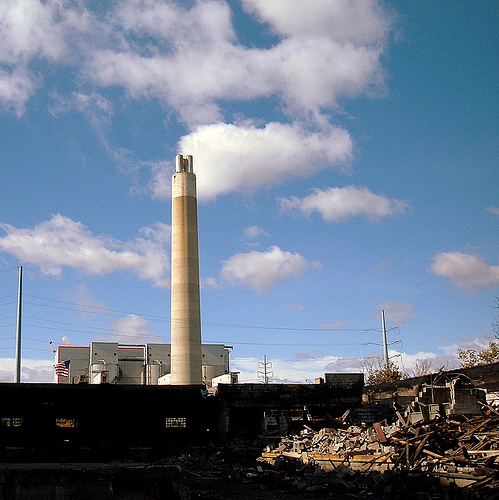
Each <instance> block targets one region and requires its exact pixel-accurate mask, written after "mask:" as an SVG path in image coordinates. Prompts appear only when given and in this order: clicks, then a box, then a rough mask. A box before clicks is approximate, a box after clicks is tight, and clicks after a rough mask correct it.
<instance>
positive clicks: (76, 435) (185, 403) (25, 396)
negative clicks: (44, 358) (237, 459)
mask: <svg viewBox="0 0 499 500" xmlns="http://www.w3.org/2000/svg"><path fill="white" fill-rule="evenodd" d="M206 405H207V402H206V400H205V398H203V397H202V394H201V390H200V389H199V388H184V387H175V386H124V385H108V384H101V385H57V384H0V453H3V454H4V456H7V458H8V455H13V454H16V453H17V454H25V455H30V456H27V457H26V459H31V460H36V459H40V460H46V459H47V458H48V457H50V456H51V455H54V456H61V454H62V455H64V454H67V455H68V456H71V455H77V454H85V453H86V454H90V455H92V454H93V455H97V456H100V457H101V458H113V457H118V456H120V457H121V456H123V454H124V453H125V454H126V453H128V452H129V451H130V450H131V449H140V448H142V449H144V448H151V449H153V448H154V449H157V450H167V449H171V448H174V447H175V446H180V445H182V444H183V443H185V442H186V441H188V440H199V441H202V440H203V439H206V438H208V435H209V434H210V432H211V431H212V430H213V429H210V426H211V425H212V421H210V420H209V419H207V418H206ZM16 450H17V451H16ZM19 458H22V457H19Z"/></svg>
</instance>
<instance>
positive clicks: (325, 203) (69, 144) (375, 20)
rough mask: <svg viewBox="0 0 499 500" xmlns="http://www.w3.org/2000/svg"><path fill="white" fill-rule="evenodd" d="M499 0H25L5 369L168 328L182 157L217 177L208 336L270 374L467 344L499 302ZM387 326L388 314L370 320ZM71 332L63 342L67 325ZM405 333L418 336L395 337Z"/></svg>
mask: <svg viewBox="0 0 499 500" xmlns="http://www.w3.org/2000/svg"><path fill="white" fill-rule="evenodd" d="M498 21H499V6H498V4H497V2H496V1H494V0H489V1H485V0H484V1H481V2H473V1H471V0H469V1H464V0H463V1H460V2H454V1H442V2H426V1H422V0H411V1H404V0H403V1H391V2H390V1H386V2H385V1H383V2H380V1H379V2H378V1H374V0H357V1H346V0H337V1H334V2H332V1H331V0H310V1H307V2H298V1H293V0H288V1H284V0H240V1H236V0H230V1H219V0H211V1H178V2H173V1H165V0H161V1H159V0H149V1H145V0H116V1H112V2H111V1H103V2H98V4H96V2H92V1H89V0H81V1H70V0H64V1H62V2H61V1H57V2H56V1H53V0H46V1H41V0H5V1H3V2H2V3H1V5H0V150H1V152H2V154H1V157H0V162H1V172H2V181H3V182H2V183H1V184H0V208H1V210H0V286H1V293H0V358H1V359H0V380H1V381H9V380H13V369H14V365H13V358H14V350H15V315H16V293H17V267H18V266H19V265H22V266H23V271H24V285H23V299H24V301H23V351H22V355H23V371H22V380H24V381H51V380H52V379H53V374H52V368H51V366H52V362H53V357H52V353H51V350H52V349H53V348H54V346H57V345H59V344H64V343H70V344H73V345H88V344H89V343H90V342H91V341H93V340H108V341H119V342H126V343H143V342H154V341H161V342H169V341H170V328H169V305H170V292H169V277H170V274H169V273H170V263H169V259H170V217H171V208H170V203H171V191H170V184H171V174H172V172H173V168H174V167H173V162H174V157H175V155H176V154H178V153H181V154H186V155H187V154H191V155H193V157H194V170H195V173H196V175H197V180H198V200H199V207H198V210H199V230H200V266H201V280H202V295H201V297H202V298H201V301H202V322H203V325H202V336H203V341H204V342H224V343H226V344H227V345H232V346H234V350H233V352H232V368H233V369H234V370H238V371H240V372H241V379H242V380H244V381H257V380H258V377H257V370H258V361H261V360H263V356H264V355H266V356H267V359H268V360H269V361H271V362H272V365H273V366H272V370H273V373H274V378H273V380H274V381H293V382H303V381H311V380H313V379H314V378H315V377H318V376H321V375H323V373H324V372H327V371H345V370H347V371H357V370H359V369H361V365H362V360H363V359H365V358H367V357H369V356H373V355H379V354H380V353H381V348H380V347H379V346H376V345H364V344H368V343H371V344H373V343H374V344H375V343H379V342H380V341H381V334H380V333H379V332H378V331H376V330H379V329H380V328H381V319H380V311H381V309H383V310H385V312H386V321H387V328H394V327H398V329H395V330H391V331H390V332H389V341H390V342H394V341H396V340H400V341H401V343H397V344H393V345H391V346H390V347H391V350H390V354H391V355H393V356H396V357H394V358H393V359H394V361H396V362H398V363H401V364H402V366H403V368H404V369H406V370H407V371H409V372H411V370H412V367H413V363H414V362H415V361H416V360H417V359H425V358H430V359H432V361H433V367H434V368H435V369H437V370H438V369H439V368H440V367H441V366H446V367H449V368H451V367H453V366H456V363H457V362H456V357H455V355H456V351H457V348H458V347H463V348H465V347H473V346H483V345H486V344H487V342H488V341H489V340H491V339H492V337H491V324H492V323H493V321H494V320H495V318H497V313H498V311H497V309H494V305H495V297H496V296H497V295H499V292H498V286H499V262H498V245H497V243H498V223H499V197H498V192H499V190H498V185H499V183H498V168H497V167H498V166H497V162H498V158H499V154H498V153H499V151H498V142H499V141H498V128H499V127H498V107H499V106H498V88H497V86H498V83H497V82H498V81H499V78H498V77H499V75H498V66H499V65H498V62H499V57H498V55H499V54H498V50H499V49H498V47H499V30H498V29H497V26H498ZM367 329H370V331H369V332H366V331H365V330H367ZM49 341H52V342H53V343H52V344H49ZM398 354H401V356H397V355H398Z"/></svg>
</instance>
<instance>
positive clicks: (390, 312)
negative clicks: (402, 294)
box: [380, 300, 418, 326]
mask: <svg viewBox="0 0 499 500" xmlns="http://www.w3.org/2000/svg"><path fill="white" fill-rule="evenodd" d="M380 309H383V310H384V311H385V319H386V321H389V322H390V323H391V324H393V325H397V326H399V325H406V324H407V323H412V322H413V321H415V320H417V319H418V317H417V316H416V314H415V312H414V306H413V305H412V304H409V303H407V302H390V301H388V300H385V301H384V302H381V303H380Z"/></svg>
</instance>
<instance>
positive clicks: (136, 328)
mask: <svg viewBox="0 0 499 500" xmlns="http://www.w3.org/2000/svg"><path fill="white" fill-rule="evenodd" d="M111 331H112V332H113V337H112V340H113V342H121V343H125V344H144V343H146V342H153V343H159V342H161V340H160V339H159V338H158V337H157V336H156V335H155V334H154V327H153V326H152V325H151V324H150V323H149V322H148V321H147V320H146V319H145V318H143V317H141V316H137V315H136V314H129V315H128V316H125V317H124V318H120V319H118V320H117V321H115V323H114V324H113V325H112V326H111Z"/></svg>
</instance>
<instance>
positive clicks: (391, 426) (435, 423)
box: [259, 403, 499, 499]
mask: <svg viewBox="0 0 499 500" xmlns="http://www.w3.org/2000/svg"><path fill="white" fill-rule="evenodd" d="M482 406H483V414H481V415H478V416H463V415H450V416H447V415H446V414H445V412H442V415H439V416H437V417H435V418H433V419H432V420H429V421H428V420H420V421H418V422H416V423H412V422H411V414H410V413H408V414H407V415H402V414H401V413H400V412H397V413H396V415H397V419H396V421H394V422H387V421H384V422H379V423H375V424H374V425H373V426H369V427H366V426H361V425H356V424H354V423H352V421H351V419H350V418H349V415H348V412H347V414H345V415H344V416H343V417H342V418H340V419H334V418H330V417H328V418H327V419H326V420H327V422H325V423H326V425H327V426H324V427H321V428H319V429H317V428H316V429H314V428H312V427H311V426H308V425H306V426H304V428H303V430H302V431H301V432H300V433H299V434H296V435H293V436H289V437H283V438H282V439H281V440H280V441H279V442H278V443H277V444H276V445H275V446H267V447H266V448H265V450H264V451H263V453H262V455H261V457H260V458H259V461H260V463H266V464H268V465H269V466H271V467H272V468H274V469H275V470H277V471H279V470H282V469H283V468H284V469H285V470H288V471H289V470H290V469H291V470H294V472H295V474H296V475H297V477H298V478H301V480H298V482H297V484H300V485H302V488H304V489H310V488H312V489H313V488H317V485H318V484H321V483H322V484H323V483H324V481H325V479H324V478H328V481H327V483H328V488H333V487H334V488H336V491H338V490H339V491H340V492H342V493H348V494H349V495H353V497H355V498H363V496H364V495H366V494H367V492H370V493H369V494H370V495H374V494H378V495H381V496H379V497H376V498H402V497H404V498H418V499H419V498H425V499H426V498H480V499H482V498H487V499H492V498H499V411H498V410H497V409H495V408H493V407H492V406H490V405H487V404H485V403H483V404H482ZM311 470H313V471H314V472H313V473H311V472H310V471H311ZM311 474H312V477H314V475H319V477H321V478H322V479H321V481H319V483H317V482H316V481H312V480H311V477H310V476H311ZM401 478H405V479H403V480H402V479H401ZM411 478H412V479H414V478H417V480H415V481H416V482H415V483H414V484H412V486H411V487H410V488H409V489H407V488H406V485H408V484H411V481H412V479H411ZM307 481H308V482H307ZM400 482H402V484H399V483H400ZM395 486H396V488H397V489H394V488H395ZM326 489H327V488H326ZM401 491H405V493H404V494H403V495H402V494H401V493H400V492H401ZM425 492H428V496H424V495H425V494H426V493H425ZM449 492H452V493H451V494H450V493H449ZM356 495H357V496H356ZM431 495H433V496H431ZM438 495H440V496H438ZM442 495H444V496H442ZM445 495H447V496H445ZM449 495H450V496H449Z"/></svg>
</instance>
